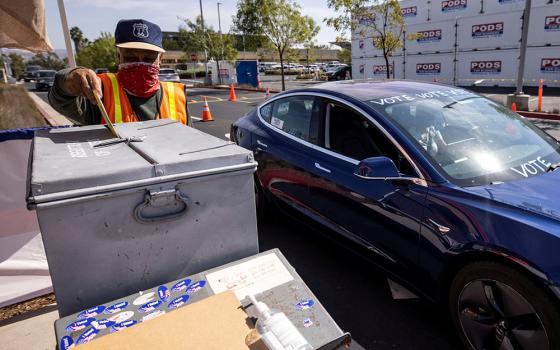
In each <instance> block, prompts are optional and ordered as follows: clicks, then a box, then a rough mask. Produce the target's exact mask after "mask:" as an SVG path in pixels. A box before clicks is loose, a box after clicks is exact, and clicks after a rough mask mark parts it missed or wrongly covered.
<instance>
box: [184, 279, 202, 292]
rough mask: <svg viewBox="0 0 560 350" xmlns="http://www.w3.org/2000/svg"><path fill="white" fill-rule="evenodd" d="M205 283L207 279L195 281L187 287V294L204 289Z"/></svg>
mask: <svg viewBox="0 0 560 350" xmlns="http://www.w3.org/2000/svg"><path fill="white" fill-rule="evenodd" d="M205 284H206V281H198V282H195V283H193V284H191V285H190V286H189V288H187V294H192V293H196V292H198V291H199V290H201V289H202V287H204V285H205Z"/></svg>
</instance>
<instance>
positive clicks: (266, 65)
mask: <svg viewBox="0 0 560 350" xmlns="http://www.w3.org/2000/svg"><path fill="white" fill-rule="evenodd" d="M277 64H278V63H276V62H259V72H266V71H267V70H269V68H270V67H272V66H274V65H277Z"/></svg>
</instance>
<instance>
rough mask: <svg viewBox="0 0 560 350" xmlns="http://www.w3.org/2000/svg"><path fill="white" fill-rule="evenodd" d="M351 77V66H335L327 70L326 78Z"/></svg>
mask: <svg viewBox="0 0 560 350" xmlns="http://www.w3.org/2000/svg"><path fill="white" fill-rule="evenodd" d="M348 79H352V67H350V66H344V67H338V68H337V67H335V68H333V69H332V70H330V71H327V80H329V81H332V80H348Z"/></svg>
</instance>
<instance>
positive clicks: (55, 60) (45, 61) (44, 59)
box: [27, 52, 66, 70]
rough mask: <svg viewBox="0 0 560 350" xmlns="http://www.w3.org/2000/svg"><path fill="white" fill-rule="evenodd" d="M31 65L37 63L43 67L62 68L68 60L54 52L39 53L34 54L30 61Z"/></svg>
mask: <svg viewBox="0 0 560 350" xmlns="http://www.w3.org/2000/svg"><path fill="white" fill-rule="evenodd" d="M27 63H28V64H29V65H37V66H41V67H43V69H54V70H60V69H62V68H64V67H66V61H65V60H61V59H60V57H58V55H57V54H56V53H54V52H49V53H47V54H43V53H38V54H36V55H35V56H33V57H32V58H31V59H30V60H29V62H27Z"/></svg>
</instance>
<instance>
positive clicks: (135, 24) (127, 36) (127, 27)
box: [115, 19, 163, 49]
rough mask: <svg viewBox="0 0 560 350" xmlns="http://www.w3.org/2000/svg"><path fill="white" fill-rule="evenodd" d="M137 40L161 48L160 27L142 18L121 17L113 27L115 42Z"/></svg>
mask: <svg viewBox="0 0 560 350" xmlns="http://www.w3.org/2000/svg"><path fill="white" fill-rule="evenodd" d="M129 42H139V43H146V44H152V45H155V46H157V47H160V48H162V49H163V44H162V35H161V28H160V27H159V26H158V25H157V24H154V23H152V22H149V21H146V20H143V19H122V20H120V21H119V23H117V28H116V29H115V44H117V45H118V44H122V43H129Z"/></svg>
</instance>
